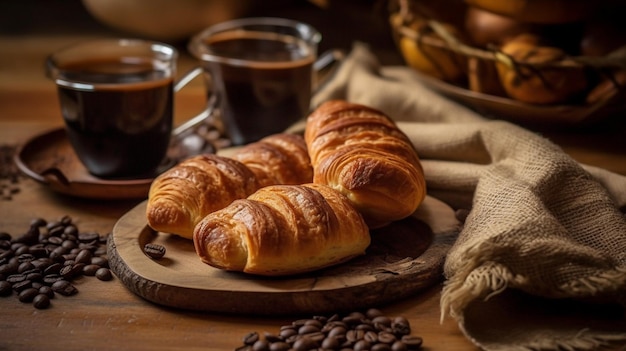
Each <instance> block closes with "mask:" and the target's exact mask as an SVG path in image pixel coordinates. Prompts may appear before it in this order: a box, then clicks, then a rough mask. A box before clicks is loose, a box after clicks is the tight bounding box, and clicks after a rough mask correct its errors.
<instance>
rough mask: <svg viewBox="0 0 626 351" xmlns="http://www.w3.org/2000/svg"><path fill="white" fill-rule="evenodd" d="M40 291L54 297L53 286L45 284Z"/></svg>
mask: <svg viewBox="0 0 626 351" xmlns="http://www.w3.org/2000/svg"><path fill="white" fill-rule="evenodd" d="M39 293H40V294H44V295H46V296H48V297H49V298H53V297H54V291H53V290H52V288H51V287H49V286H47V285H44V286H42V287H40V288H39Z"/></svg>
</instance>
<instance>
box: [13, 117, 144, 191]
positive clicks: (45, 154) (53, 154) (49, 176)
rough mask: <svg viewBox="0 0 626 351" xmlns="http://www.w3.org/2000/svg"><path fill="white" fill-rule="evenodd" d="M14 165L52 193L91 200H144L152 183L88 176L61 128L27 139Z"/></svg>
mask: <svg viewBox="0 0 626 351" xmlns="http://www.w3.org/2000/svg"><path fill="white" fill-rule="evenodd" d="M15 163H16V165H17V167H18V168H19V169H20V170H21V171H22V172H23V173H24V174H25V175H27V176H28V177H30V178H32V179H34V180H36V181H38V182H40V183H42V184H44V185H46V186H48V187H49V188H50V189H52V190H54V191H57V192H59V193H62V194H67V195H72V196H77V197H84V198H91V199H141V198H146V197H147V196H148V191H149V190H150V184H151V183H152V180H153V178H145V179H120V180H108V179H100V178H97V177H95V176H93V175H91V174H90V173H89V172H88V171H87V169H86V168H85V167H84V166H83V165H82V163H81V162H80V160H79V159H78V156H76V153H75V152H74V150H73V149H72V146H71V145H70V142H69V139H68V137H67V134H66V132H65V129H64V128H56V129H52V130H50V131H47V132H44V133H42V134H39V135H36V136H34V137H32V138H31V139H29V140H27V141H26V142H25V143H24V144H23V145H22V146H21V147H20V148H19V149H18V150H17V152H16V154H15Z"/></svg>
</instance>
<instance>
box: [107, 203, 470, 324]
mask: <svg viewBox="0 0 626 351" xmlns="http://www.w3.org/2000/svg"><path fill="white" fill-rule="evenodd" d="M145 212H146V201H144V202H142V203H141V204H139V205H137V206H136V207H135V208H133V209H132V210H130V211H129V212H128V213H126V214H125V215H124V216H122V217H121V218H120V220H119V221H118V222H117V224H116V225H115V227H114V229H113V232H112V234H111V235H110V236H109V241H108V253H109V263H110V267H111V269H112V271H113V272H114V273H115V274H116V275H117V277H118V278H119V279H120V280H121V282H122V283H123V284H124V285H125V286H126V287H127V288H128V289H129V290H131V291H132V292H134V293H135V294H137V295H139V296H141V297H142V298H144V299H146V300H148V301H151V302H153V303H155V304H158V305H163V306H169V307H175V308H181V309H188V310H195V311H208V312H222V313H235V314H257V315H293V314H305V313H306V314H311V313H330V312H341V311H349V310H357V309H363V308H366V307H370V306H376V305H382V304H385V303H389V302H392V301H396V300H398V299H402V298H405V297H407V296H409V295H413V294H415V293H417V292H419V291H421V290H423V289H425V288H427V287H430V286H432V285H433V284H436V283H438V282H440V281H441V280H442V267H443V262H444V259H445V256H446V254H447V252H448V250H449V249H450V247H451V245H452V243H453V242H454V240H455V239H456V236H457V234H458V231H459V227H460V225H459V222H458V221H457V220H456V217H455V214H454V211H453V210H452V209H451V208H450V207H449V206H447V205H446V204H444V203H443V202H441V201H439V200H436V199H435V198H432V197H427V198H426V200H425V201H424V203H423V204H422V205H421V206H420V208H419V209H418V210H417V211H416V213H415V214H414V215H413V216H412V217H409V218H407V219H405V220H402V221H398V222H395V223H392V224H391V225H389V226H387V227H385V228H381V229H378V230H376V231H373V232H372V244H371V245H370V247H369V248H368V250H367V253H366V255H364V256H361V257H359V258H356V259H353V260H352V261H349V262H347V263H344V264H341V265H338V266H335V267H331V268H327V269H323V270H320V271H316V272H313V273H309V274H304V275H298V276H289V277H272V278H268V277H259V276H254V275H249V274H244V273H234V272H227V271H223V270H219V269H217V268H213V267H211V266H208V265H205V264H204V263H202V262H201V261H200V259H199V258H198V256H197V255H196V253H195V251H194V247H193V242H192V241H191V240H188V239H183V238H181V237H178V236H174V235H169V234H165V233H159V232H155V231H154V230H152V229H151V228H150V227H149V226H148V225H147V222H146V217H145ZM147 243H156V244H161V245H163V246H165V248H166V254H165V256H164V257H163V258H161V259H158V260H153V259H151V258H149V257H148V256H147V255H146V254H144V252H143V247H144V245H145V244H147Z"/></svg>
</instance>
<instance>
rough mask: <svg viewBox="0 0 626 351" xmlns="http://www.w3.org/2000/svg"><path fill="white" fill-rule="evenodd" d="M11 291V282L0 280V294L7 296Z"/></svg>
mask: <svg viewBox="0 0 626 351" xmlns="http://www.w3.org/2000/svg"><path fill="white" fill-rule="evenodd" d="M12 292H13V288H12V287H11V283H9V282H7V281H6V280H3V281H0V296H9V295H11V293H12Z"/></svg>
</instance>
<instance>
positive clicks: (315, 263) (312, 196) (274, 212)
mask: <svg viewBox="0 0 626 351" xmlns="http://www.w3.org/2000/svg"><path fill="white" fill-rule="evenodd" d="M193 241H194V247H195V250H196V253H197V254H198V256H199V257H200V259H201V260H202V261H203V262H204V263H206V264H208V265H211V266H214V267H216V268H220V269H224V270H229V271H240V272H246V273H251V274H257V275H265V276H281V275H292V274H298V273H304V272H309V271H313V270H317V269H321V268H324V267H328V266H331V265H335V264H339V263H341V262H345V261H347V260H349V259H351V258H353V257H355V256H358V255H362V254H364V253H365V249H366V248H367V247H368V246H369V244H370V235H369V229H368V227H367V225H366V224H365V222H364V220H363V218H362V216H361V215H360V214H359V212H358V211H356V209H355V208H354V207H353V206H352V205H351V204H350V202H349V201H348V199H347V198H346V197H345V196H343V195H342V194H341V193H339V192H338V191H335V190H334V189H332V188H330V187H327V186H325V185H321V184H312V183H311V184H303V185H274V186H268V187H264V188H262V189H260V190H258V191H257V192H255V193H253V194H252V195H250V196H249V197H248V198H247V199H241V200H236V201H234V202H233V203H231V204H230V205H229V206H227V207H226V208H224V209H222V210H219V211H216V212H213V213H211V214H209V215H207V216H206V217H205V218H204V219H203V220H202V221H200V223H198V225H197V226H196V228H195V230H194V235H193Z"/></svg>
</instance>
